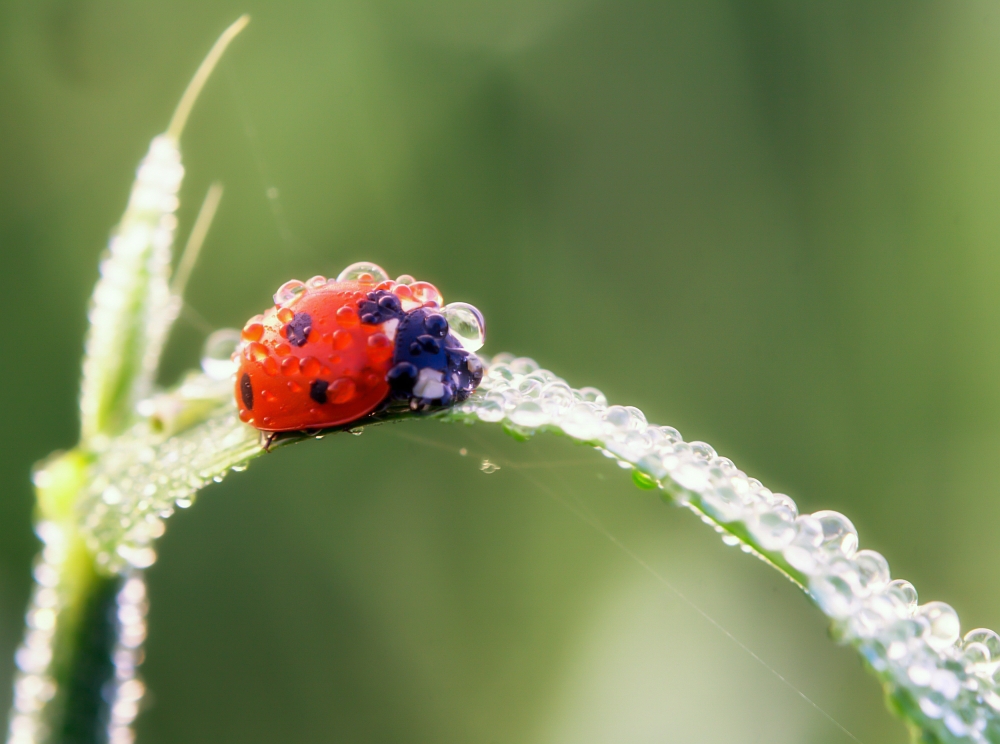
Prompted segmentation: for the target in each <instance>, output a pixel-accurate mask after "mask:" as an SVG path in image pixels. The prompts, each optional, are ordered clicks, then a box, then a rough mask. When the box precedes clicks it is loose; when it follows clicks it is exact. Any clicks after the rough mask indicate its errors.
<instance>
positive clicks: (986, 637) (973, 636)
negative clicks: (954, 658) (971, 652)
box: [963, 628, 1000, 661]
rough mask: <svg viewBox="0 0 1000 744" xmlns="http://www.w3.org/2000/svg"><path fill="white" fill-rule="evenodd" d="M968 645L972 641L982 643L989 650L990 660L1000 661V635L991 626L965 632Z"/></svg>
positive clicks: (965, 640)
mask: <svg viewBox="0 0 1000 744" xmlns="http://www.w3.org/2000/svg"><path fill="white" fill-rule="evenodd" d="M963 641H964V642H965V644H966V646H968V644H971V643H979V644H982V645H983V646H984V647H985V648H986V650H987V651H988V652H989V656H990V658H989V660H990V661H1000V635H997V634H996V633H994V632H993V631H992V630H990V629H989V628H975V629H974V630H970V631H969V632H968V633H966V634H965V638H964V639H963Z"/></svg>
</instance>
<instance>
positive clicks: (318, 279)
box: [306, 274, 326, 289]
mask: <svg viewBox="0 0 1000 744" xmlns="http://www.w3.org/2000/svg"><path fill="white" fill-rule="evenodd" d="M306 286H307V287H308V288H309V289H319V288H320V287H325V286H326V277H325V276H319V275H318V274H317V275H316V276H314V277H313V278H312V279H310V280H309V281H307V282H306Z"/></svg>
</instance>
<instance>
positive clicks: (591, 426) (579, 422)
mask: <svg viewBox="0 0 1000 744" xmlns="http://www.w3.org/2000/svg"><path fill="white" fill-rule="evenodd" d="M559 426H560V427H561V428H562V430H563V431H564V432H566V434H568V435H569V436H571V437H573V438H574V439H580V440H582V441H584V442H589V441H593V440H595V439H597V438H598V437H599V436H600V435H601V431H602V426H601V421H600V419H598V417H597V415H596V414H595V413H594V412H593V411H592V410H591V409H590V408H588V407H587V406H586V405H583V404H577V405H575V406H573V407H572V408H571V409H570V410H569V411H567V412H566V414H565V415H563V417H562V420H561V421H560V422H559Z"/></svg>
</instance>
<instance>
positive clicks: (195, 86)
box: [166, 14, 250, 141]
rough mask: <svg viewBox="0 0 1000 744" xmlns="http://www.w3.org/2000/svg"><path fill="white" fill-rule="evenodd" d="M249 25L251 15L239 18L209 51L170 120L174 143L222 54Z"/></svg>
mask: <svg viewBox="0 0 1000 744" xmlns="http://www.w3.org/2000/svg"><path fill="white" fill-rule="evenodd" d="M248 23H250V16H249V15H246V14H243V15H241V16H240V17H239V18H237V19H236V20H235V21H234V22H233V23H232V25H230V26H229V28H227V29H226V30H225V31H223V32H222V36H220V37H219V38H218V39H217V40H216V42H215V44H213V45H212V48H211V49H210V50H209V51H208V55H207V56H206V57H205V59H204V60H202V63H201V64H200V65H199V66H198V70H197V71H196V72H195V73H194V77H193V78H191V82H190V83H188V86H187V88H186V89H185V90H184V95H182V96H181V100H180V103H178V104H177V108H176V109H174V115H173V116H172V117H171V119H170V126H168V127H167V131H166V135H167V136H168V137H170V138H171V139H173V140H174V141H177V140H179V139H180V137H181V132H183V131H184V125H185V124H186V123H187V119H188V115H189V114H190V113H191V109H192V108H193V107H194V102H195V101H196V100H198V94H199V93H201V89H202V88H204V87H205V83H206V82H207V81H208V77H209V75H211V74H212V70H214V69H215V65H216V64H218V62H219V59H221V57H222V53H223V52H225V51H226V47H227V46H229V42H231V41H232V40H233V39H235V38H236V35H237V34H238V33H239V32H240V31H242V30H243V29H244V28H246V25H247V24H248Z"/></svg>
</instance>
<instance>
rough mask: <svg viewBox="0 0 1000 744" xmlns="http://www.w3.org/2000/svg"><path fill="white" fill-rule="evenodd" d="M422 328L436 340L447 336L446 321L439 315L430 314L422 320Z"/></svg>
mask: <svg viewBox="0 0 1000 744" xmlns="http://www.w3.org/2000/svg"><path fill="white" fill-rule="evenodd" d="M424 328H426V329H427V332H428V333H429V334H431V335H432V336H436V337H437V338H444V337H445V336H447V335H448V321H447V320H445V318H444V316H443V315H441V314H440V313H430V314H429V315H428V316H427V317H426V318H425V319H424Z"/></svg>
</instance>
